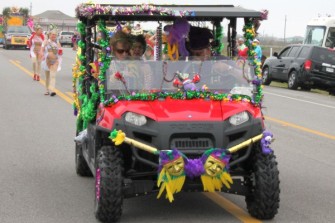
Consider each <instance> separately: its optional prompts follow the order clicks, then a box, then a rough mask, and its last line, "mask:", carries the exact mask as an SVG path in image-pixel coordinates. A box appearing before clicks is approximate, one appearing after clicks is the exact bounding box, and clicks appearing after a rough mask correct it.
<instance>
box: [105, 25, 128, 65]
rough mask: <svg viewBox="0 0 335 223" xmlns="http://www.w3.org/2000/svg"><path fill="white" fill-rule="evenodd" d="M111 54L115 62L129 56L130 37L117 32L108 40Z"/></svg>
mask: <svg viewBox="0 0 335 223" xmlns="http://www.w3.org/2000/svg"><path fill="white" fill-rule="evenodd" d="M110 46H111V48H112V53H113V55H114V56H115V58H116V59H117V60H125V59H127V58H128V57H129V56H130V47H131V39H130V35H128V34H126V33H124V32H122V31H118V32H116V33H115V34H114V35H113V37H112V38H111V39H110Z"/></svg>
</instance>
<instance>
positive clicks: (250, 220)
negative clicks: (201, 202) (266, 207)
mask: <svg viewBox="0 0 335 223" xmlns="http://www.w3.org/2000/svg"><path fill="white" fill-rule="evenodd" d="M202 194H203V195H205V196H206V197H208V198H209V199H210V200H212V201H213V202H214V203H216V204H217V205H219V206H220V207H222V208H223V209H225V210H226V211H228V212H229V213H230V214H232V215H234V216H235V217H236V218H238V219H240V220H241V221H242V222H244V223H261V221H259V220H258V219H256V218H254V217H251V216H250V215H249V214H248V213H247V212H245V211H243V210H242V209H241V208H240V207H239V206H237V205H235V204H234V203H233V202H231V201H229V200H228V199H226V198H224V197H223V196H221V195H220V194H218V193H209V192H203V193H202Z"/></svg>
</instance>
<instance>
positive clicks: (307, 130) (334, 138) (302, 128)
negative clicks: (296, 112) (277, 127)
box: [265, 116, 335, 140]
mask: <svg viewBox="0 0 335 223" xmlns="http://www.w3.org/2000/svg"><path fill="white" fill-rule="evenodd" d="M266 120H269V121H272V122H276V123H279V124H281V125H284V126H289V127H291V128H295V129H299V130H302V131H304V132H309V133H312V134H315V135H318V136H322V137H325V138H328V139H332V140H335V136H334V135H329V134H326V133H323V132H319V131H316V130H313V129H309V128H305V127H302V126H299V125H295V124H293V123H289V122H284V121H282V120H279V119H275V118H271V117H269V116H265V121H266Z"/></svg>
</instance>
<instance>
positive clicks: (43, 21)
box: [33, 10, 78, 31]
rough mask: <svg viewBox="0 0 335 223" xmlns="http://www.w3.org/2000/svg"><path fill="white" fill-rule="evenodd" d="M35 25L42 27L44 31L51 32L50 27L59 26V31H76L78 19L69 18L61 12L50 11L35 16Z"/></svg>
mask: <svg viewBox="0 0 335 223" xmlns="http://www.w3.org/2000/svg"><path fill="white" fill-rule="evenodd" d="M33 19H34V24H35V25H36V24H38V25H40V26H42V28H43V30H44V31H49V25H50V24H53V25H55V26H57V28H58V31H75V30H76V27H77V21H78V20H77V18H75V17H71V16H68V15H66V14H64V13H63V12H61V11H59V10H48V11H45V12H43V13H41V14H37V15H34V16H33Z"/></svg>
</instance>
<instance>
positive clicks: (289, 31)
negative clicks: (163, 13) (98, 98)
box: [0, 0, 335, 37]
mask: <svg viewBox="0 0 335 223" xmlns="http://www.w3.org/2000/svg"><path fill="white" fill-rule="evenodd" d="M83 2H87V1H82V0H55V1H49V0H0V10H1V11H0V12H1V13H2V9H3V8H4V7H10V6H19V7H27V8H30V4H31V5H32V12H33V15H36V14H39V13H42V12H44V11H46V10H60V11H62V12H63V13H65V14H67V15H69V16H74V15H75V13H74V9H75V7H76V6H77V5H78V4H80V3H83ZM93 2H94V3H110V2H116V1H114V0H109V1H105V0H96V1H93ZM117 2H122V3H124V4H141V3H144V2H145V3H157V4H180V3H181V2H182V3H184V4H204V3H207V2H210V4H224V5H235V6H236V5H240V6H242V7H244V8H247V9H254V10H262V9H267V10H269V16H268V20H266V21H263V22H262V25H261V27H260V28H259V30H258V32H259V33H260V35H268V36H275V37H284V31H285V30H286V37H291V36H304V34H305V27H306V24H307V22H308V21H309V20H310V19H311V18H313V17H317V16H318V15H319V14H320V15H326V14H330V15H332V16H335V10H334V9H335V7H334V2H333V1H332V0H317V1H316V0H309V1H297V0H276V1H274V0H235V1H234V0H209V1H207V2H206V1H204V0H187V1H186V0H184V1H181V0H151V1H148V0H137V1H134V0H122V1H117ZM332 2H333V3H332ZM285 17H286V29H285ZM239 28H240V29H241V27H239ZM238 32H239V33H242V30H239V31H238Z"/></svg>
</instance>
